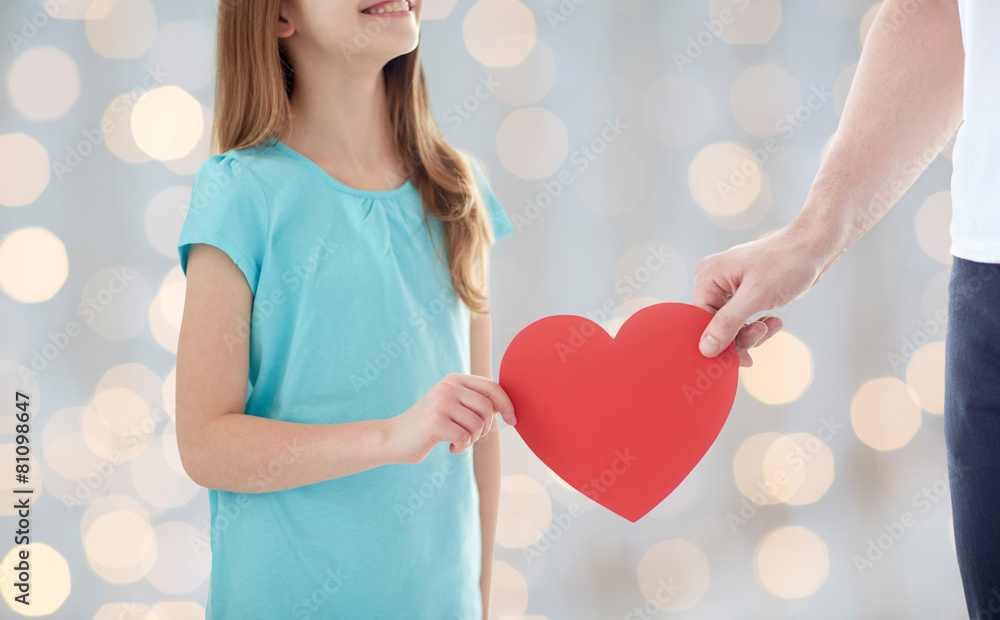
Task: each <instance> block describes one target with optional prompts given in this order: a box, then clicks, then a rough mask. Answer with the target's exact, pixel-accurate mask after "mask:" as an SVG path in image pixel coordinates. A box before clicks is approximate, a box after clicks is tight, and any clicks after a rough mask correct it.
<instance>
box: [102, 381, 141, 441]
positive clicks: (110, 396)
mask: <svg viewBox="0 0 1000 620" xmlns="http://www.w3.org/2000/svg"><path fill="white" fill-rule="evenodd" d="M94 400H95V404H96V405H97V411H98V413H99V414H100V416H101V420H102V421H103V422H104V424H105V425H107V427H108V428H110V429H111V430H112V431H113V432H115V433H117V434H119V435H133V434H137V433H136V431H137V429H139V428H140V427H141V425H142V423H143V421H144V420H148V419H150V418H151V414H152V412H151V410H150V407H149V405H148V404H147V403H146V401H145V400H143V398H142V397H141V396H139V395H138V394H136V393H135V392H133V391H132V390H129V389H126V388H110V389H105V390H102V391H100V392H98V393H97V395H96V396H95V397H94Z"/></svg>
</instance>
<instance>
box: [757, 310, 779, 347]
mask: <svg viewBox="0 0 1000 620" xmlns="http://www.w3.org/2000/svg"><path fill="white" fill-rule="evenodd" d="M760 322H761V323H763V324H764V325H767V333H766V334H764V337H763V338H761V339H760V340H758V341H757V344H755V345H754V346H755V347H759V346H760V345H762V344H764V343H765V342H767V341H768V339H769V338H770V337H771V336H773V335H775V334H777V333H778V332H780V331H781V328H782V327H783V326H784V323H782V322H781V319H779V318H778V317H776V316H765V317H761V318H760Z"/></svg>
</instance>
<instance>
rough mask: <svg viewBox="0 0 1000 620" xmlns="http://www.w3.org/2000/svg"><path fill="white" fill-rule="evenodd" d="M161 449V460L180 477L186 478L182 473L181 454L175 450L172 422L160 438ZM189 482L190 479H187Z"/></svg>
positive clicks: (174, 430) (175, 441)
mask: <svg viewBox="0 0 1000 620" xmlns="http://www.w3.org/2000/svg"><path fill="white" fill-rule="evenodd" d="M160 439H161V443H162V448H163V458H164V459H165V460H166V461H167V464H168V465H170V467H172V468H173V470H174V471H175V472H177V473H178V474H179V475H180V476H182V477H184V478H188V475H187V472H186V471H184V464H183V463H181V453H180V450H179V449H178V448H177V427H176V425H175V424H174V422H172V421H171V422H169V423H168V424H167V426H166V427H165V428H164V429H163V436H162V437H161V438H160ZM188 479H189V480H190V478H188Z"/></svg>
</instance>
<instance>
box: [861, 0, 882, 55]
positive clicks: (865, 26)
mask: <svg viewBox="0 0 1000 620" xmlns="http://www.w3.org/2000/svg"><path fill="white" fill-rule="evenodd" d="M881 8H882V3H881V2H879V3H876V4H875V5H873V6H872V8H870V9H868V12H867V13H865V16H864V18H863V19H862V20H861V26H860V27H859V29H858V36H859V38H860V41H861V45H864V44H865V40H867V39H868V33H869V32H871V29H872V24H874V23H875V16H876V15H878V11H879V9H881Z"/></svg>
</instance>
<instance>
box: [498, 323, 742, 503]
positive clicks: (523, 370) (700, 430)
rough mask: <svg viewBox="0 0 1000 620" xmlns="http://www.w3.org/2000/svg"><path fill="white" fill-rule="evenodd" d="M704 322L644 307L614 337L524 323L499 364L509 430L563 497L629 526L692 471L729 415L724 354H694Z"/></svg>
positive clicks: (590, 329) (729, 374)
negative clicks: (561, 486) (568, 489)
mask: <svg viewBox="0 0 1000 620" xmlns="http://www.w3.org/2000/svg"><path fill="white" fill-rule="evenodd" d="M711 318H712V317H711V315H710V314H709V313H708V312H705V311H704V310H702V309H700V308H697V307H695V306H689V305H687V304H678V303H664V304H656V305H653V306H648V307H646V308H643V309H642V310H639V311H638V312H636V313H635V314H633V315H632V316H631V317H630V318H629V319H628V320H627V321H626V322H625V324H624V325H622V326H621V329H620V330H619V331H618V335H617V336H616V337H615V338H612V337H611V336H610V335H609V334H608V333H607V332H606V331H604V329H603V328H602V327H601V326H600V325H598V324H597V323H594V322H593V321H590V320H588V319H585V318H583V317H579V316H551V317H547V318H544V319H541V320H539V321H535V322H534V323H532V324H531V325H529V326H527V327H526V328H524V329H523V330H521V332H520V333H519V334H518V335H517V336H515V337H514V340H513V341H512V342H511V343H510V346H509V347H508V348H507V351H506V352H505V353H504V356H503V361H502V362H501V364H500V381H499V383H500V385H501V387H503V389H504V390H505V391H506V392H507V394H508V396H510V398H511V400H512V401H513V403H514V414H515V415H516V416H517V424H516V425H515V426H514V429H515V430H516V431H517V432H518V433H519V434H520V435H521V437H522V438H523V439H524V442H525V443H526V444H528V447H529V448H531V450H532V452H534V453H535V455H536V456H538V458H540V459H541V460H542V462H544V463H545V464H546V465H548V466H549V468H550V469H552V471H554V472H555V473H556V474H557V475H559V477H560V478H562V479H563V480H565V481H566V482H567V483H568V484H570V485H571V486H572V487H573V488H575V489H576V490H578V491H580V492H581V493H583V494H584V495H586V496H588V497H590V498H591V499H593V500H594V501H596V502H597V503H599V504H601V505H602V506H604V507H606V508H608V509H610V510H612V511H614V512H616V513H618V514H619V515H621V516H623V517H625V518H626V519H628V520H629V521H632V522H635V521H637V520H639V518H641V517H642V516H643V515H645V514H646V513H647V512H649V511H650V510H652V509H653V508H655V507H656V505H657V504H659V503H660V502H661V501H663V499H664V498H665V497H667V495H669V494H670V492H671V491H673V490H674V489H675V488H677V485H679V484H680V483H681V481H682V480H684V478H685V477H687V475H688V474H689V473H690V472H691V470H692V469H694V466H695V465H697V464H698V461H700V460H701V458H702V457H703V456H704V455H705V452H707V451H708V448H709V447H710V446H711V445H712V442H714V441H715V438H716V437H717V436H718V434H719V431H720V430H721V429H722V425H723V424H725V422H726V419H727V418H728V417H729V411H730V410H731V409H732V406H733V399H734V398H735V397H736V383H737V377H738V375H739V363H738V358H737V355H736V348H735V346H733V345H730V347H729V348H728V349H727V350H726V351H724V352H723V353H722V354H721V355H719V356H718V357H716V358H711V359H710V358H706V357H705V356H703V355H702V354H701V352H700V351H699V350H698V340H699V338H700V337H701V334H702V332H703V331H704V330H705V326H706V325H708V322H709V320H710V319H711Z"/></svg>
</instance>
